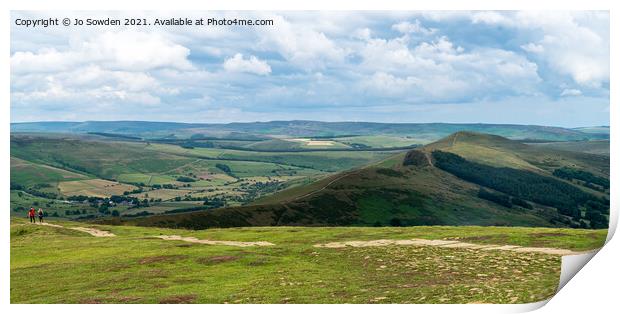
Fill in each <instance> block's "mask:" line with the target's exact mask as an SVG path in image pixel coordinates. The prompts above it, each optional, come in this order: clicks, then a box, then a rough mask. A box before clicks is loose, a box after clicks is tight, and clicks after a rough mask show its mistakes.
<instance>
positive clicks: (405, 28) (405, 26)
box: [392, 20, 437, 35]
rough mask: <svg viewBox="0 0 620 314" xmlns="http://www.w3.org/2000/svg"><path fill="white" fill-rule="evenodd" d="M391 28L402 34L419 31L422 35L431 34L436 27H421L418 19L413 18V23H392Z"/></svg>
mask: <svg viewBox="0 0 620 314" xmlns="http://www.w3.org/2000/svg"><path fill="white" fill-rule="evenodd" d="M392 29H393V30H397V31H399V32H401V33H403V34H410V33H419V34H422V35H432V34H434V33H435V32H436V31H437V30H436V29H430V28H426V27H423V26H422V24H421V23H420V21H419V20H415V22H414V23H411V22H409V21H403V22H400V23H398V24H394V25H392Z"/></svg>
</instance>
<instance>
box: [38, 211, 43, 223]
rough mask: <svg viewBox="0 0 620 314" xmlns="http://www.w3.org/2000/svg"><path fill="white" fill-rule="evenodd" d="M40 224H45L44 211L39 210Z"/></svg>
mask: <svg viewBox="0 0 620 314" xmlns="http://www.w3.org/2000/svg"><path fill="white" fill-rule="evenodd" d="M39 222H40V223H42V222H43V209H41V208H39Z"/></svg>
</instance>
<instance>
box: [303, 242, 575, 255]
mask: <svg viewBox="0 0 620 314" xmlns="http://www.w3.org/2000/svg"><path fill="white" fill-rule="evenodd" d="M387 245H414V246H435V247H442V248H455V249H473V250H482V251H490V250H500V251H513V252H522V253H543V254H551V255H560V256H563V255H577V254H583V253H584V252H576V251H571V250H567V249H558V248H547V247H526V246H518V245H497V244H476V243H466V242H460V241H452V240H426V239H408V240H386V239H380V240H371V241H346V242H329V243H323V244H315V245H314V247H319V248H344V247H376V246H387Z"/></svg>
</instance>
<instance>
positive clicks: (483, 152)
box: [111, 132, 609, 229]
mask: <svg viewBox="0 0 620 314" xmlns="http://www.w3.org/2000/svg"><path fill="white" fill-rule="evenodd" d="M437 150H440V151H445V152H447V153H448V152H449V153H454V154H457V155H456V156H461V157H462V158H464V159H465V160H467V161H468V162H470V164H471V165H472V167H483V168H484V169H486V170H488V171H490V172H491V173H497V174H503V173H506V174H507V175H510V176H511V177H506V178H504V179H502V178H497V179H498V180H499V181H497V182H492V181H491V182H481V181H480V180H479V178H470V177H468V176H464V175H460V174H457V173H455V172H453V171H451V170H449V168H446V167H442V168H438V167H436V165H435V161H434V159H435V157H434V154H432V152H433V151H437ZM468 165H469V164H468ZM477 165H480V166H477ZM493 169H495V170H493ZM504 169H511V170H509V171H508V170H504ZM557 169H581V170H580V171H585V172H586V173H590V174H592V177H593V178H603V179H604V178H608V177H609V159H608V158H607V157H605V156H596V155H591V154H583V153H575V152H565V151H554V150H549V149H545V148H539V147H535V146H529V145H526V144H523V143H520V142H516V141H511V140H508V139H506V138H502V137H499V136H493V135H485V134H478V133H472V132H459V133H456V134H453V135H451V136H449V137H446V138H444V139H442V140H440V141H438V142H435V143H432V144H429V145H427V146H425V147H423V148H421V149H418V150H413V151H411V152H410V153H408V154H407V155H402V154H399V155H395V156H393V157H391V158H388V159H386V160H384V161H382V162H380V163H375V164H372V165H370V166H365V167H362V168H357V169H354V170H350V171H346V172H342V173H338V174H335V175H333V176H330V177H327V178H325V179H322V180H320V181H317V182H314V183H312V184H310V185H305V186H298V187H294V188H291V189H288V190H284V191H282V192H280V193H277V194H274V195H271V196H267V197H265V198H262V199H259V200H257V201H256V202H255V204H254V205H252V206H245V207H239V208H229V209H216V210H209V211H200V212H193V213H189V214H178V215H165V216H155V217H149V218H144V219H137V220H131V221H123V223H127V224H136V225H144V226H150V225H154V226H165V227H184V228H192V229H201V228H207V227H230V226H253V225H258V226H269V225H362V226H385V225H405V226H410V225H508V226H562V227H564V226H573V227H588V226H590V227H595V226H596V227H597V228H600V227H603V225H600V224H599V221H601V222H604V221H605V219H606V218H604V217H602V216H604V215H607V214H608V211H609V204H608V199H609V192H608V189H606V187H601V186H597V185H592V184H590V183H588V182H581V181H579V180H566V179H565V178H560V177H556V176H554V171H555V170H557ZM486 170H485V171H486ZM570 173H572V172H570ZM575 173H580V172H575ZM455 174H456V176H455ZM514 176H519V177H521V178H522V179H524V180H526V181H527V182H529V183H528V184H531V185H532V186H537V190H540V191H547V189H548V190H549V191H551V192H549V193H551V194H549V195H544V198H543V195H535V194H532V193H529V192H528V193H522V192H520V193H516V192H514V191H513V190H510V189H508V188H505V187H502V186H501V185H498V184H497V183H501V182H503V181H506V182H508V181H507V180H508V178H510V179H516V178H515V177H514ZM474 179H475V180H474ZM483 187H484V188H487V189H489V188H490V189H492V190H497V194H489V193H486V194H484V193H482V192H481V190H482V188H483ZM560 191H564V192H562V193H565V194H566V193H568V194H566V195H565V194H562V195H560V194H557V193H560ZM571 191H572V192H571ZM576 192H579V193H577V194H578V196H574V197H577V198H574V199H573V198H572V197H573V196H570V195H577V194H576ZM481 193H482V195H481ZM491 193H495V192H491ZM511 193H512V194H511ZM554 193H556V194H557V195H555V194H554ZM489 195H491V196H493V195H496V197H490V196H489ZM567 195H569V196H570V197H569V196H567ZM565 196H566V197H565ZM581 196H583V197H581ZM502 198H505V199H507V201H506V202H500V201H498V199H502ZM560 200H562V202H560ZM595 212H597V213H595ZM593 220H596V221H597V223H596V224H594V223H592V221H593ZM111 223H119V221H118V220H117V221H112V222H111ZM601 224H603V223H601Z"/></svg>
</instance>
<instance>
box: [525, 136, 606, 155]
mask: <svg viewBox="0 0 620 314" xmlns="http://www.w3.org/2000/svg"><path fill="white" fill-rule="evenodd" d="M529 145H535V146H541V147H547V148H551V149H556V150H565V151H569V152H581V153H588V154H595V155H604V156H609V150H610V146H609V145H610V143H609V141H608V140H600V141H578V142H550V143H531V144H529Z"/></svg>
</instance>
